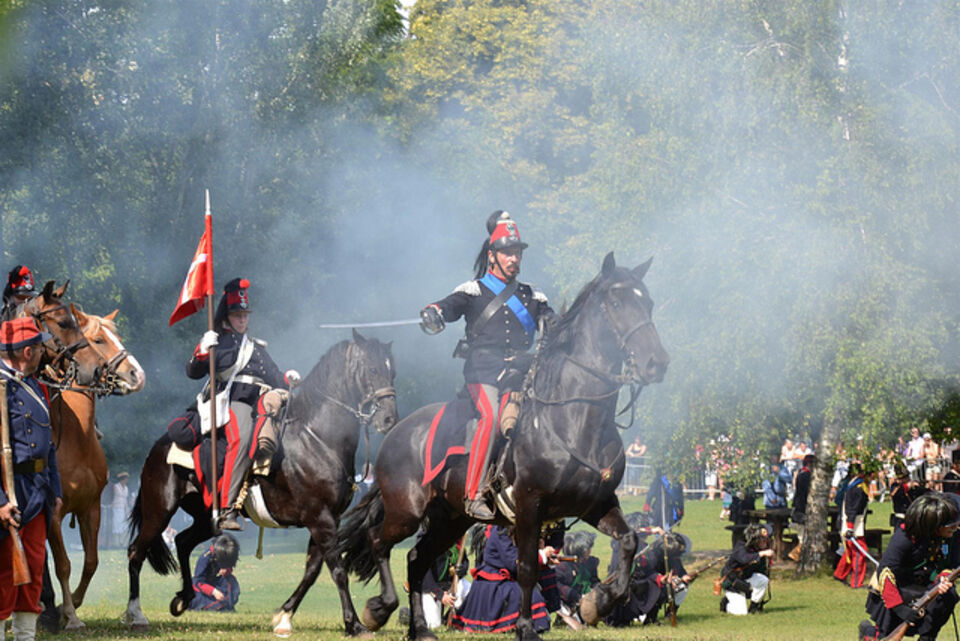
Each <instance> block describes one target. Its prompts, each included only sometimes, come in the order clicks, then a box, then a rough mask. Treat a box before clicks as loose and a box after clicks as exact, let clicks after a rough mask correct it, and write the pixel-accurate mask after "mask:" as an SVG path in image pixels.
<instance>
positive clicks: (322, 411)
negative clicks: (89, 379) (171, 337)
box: [124, 332, 397, 635]
mask: <svg viewBox="0 0 960 641" xmlns="http://www.w3.org/2000/svg"><path fill="white" fill-rule="evenodd" d="M393 377H394V369H393V358H392V357H391V354H390V345H389V344H384V343H381V342H379V341H378V340H376V339H365V338H363V337H362V336H360V334H358V333H357V332H354V333H353V341H352V342H348V341H343V342H341V343H338V344H337V345H334V346H333V347H332V348H330V350H329V351H328V352H327V353H326V354H325V355H324V356H323V357H322V358H321V359H320V362H319V363H317V365H316V366H315V367H314V368H313V370H312V371H311V372H310V374H309V375H307V377H306V378H304V379H303V383H302V384H301V385H300V387H299V388H297V390H296V392H295V393H294V394H293V395H292V396H291V398H290V401H289V404H288V411H287V421H286V423H285V426H284V431H283V437H282V439H281V451H282V454H281V456H282V458H281V459H280V461H279V462H277V461H274V464H273V468H274V470H275V471H274V472H273V473H271V475H270V476H268V477H259V476H258V477H255V478H256V483H257V484H258V486H259V491H260V492H261V493H262V496H263V499H264V503H265V504H266V507H267V508H268V509H269V512H270V516H272V518H273V519H274V521H275V522H276V523H277V524H278V525H279V526H281V527H291V526H293V527H304V528H307V529H308V530H309V531H310V543H309V546H308V548H307V567H306V572H305V573H304V576H303V580H302V581H301V582H300V585H299V586H297V589H296V590H295V591H294V592H293V594H292V595H291V596H290V598H289V599H287V601H286V602H285V603H284V604H283V606H282V609H281V611H280V613H278V615H277V616H276V617H275V618H274V629H275V631H276V632H277V633H278V634H284V635H287V634H289V633H290V631H291V628H292V626H291V623H290V619H291V617H292V616H293V615H294V613H295V612H296V611H297V608H298V607H299V605H300V602H301V600H302V599H303V597H304V595H305V594H306V592H307V590H309V589H310V586H311V585H313V583H314V581H316V579H317V576H318V575H319V573H320V569H321V568H322V566H323V563H324V561H326V562H327V565H328V566H329V568H330V573H331V575H332V576H333V580H334V582H335V583H336V585H337V589H338V590H339V592H340V600H341V604H342V606H343V622H344V626H345V628H346V631H347V634H350V635H354V634H359V633H361V632H364V629H363V626H362V625H361V624H360V622H359V619H358V617H357V613H356V611H355V610H354V609H353V603H352V602H351V600H350V593H349V592H348V590H347V587H348V586H347V573H346V571H345V570H344V569H343V567H342V566H341V563H340V559H339V557H338V556H337V554H336V553H335V545H336V535H337V526H338V524H339V521H340V515H341V514H342V513H343V511H344V510H346V509H347V506H348V505H349V504H350V499H351V498H352V496H353V492H354V489H355V487H354V456H355V455H356V451H357V444H358V442H359V439H360V435H361V428H362V427H364V426H365V425H367V424H372V425H373V426H374V427H375V428H376V429H378V430H379V431H381V432H383V431H386V430H388V429H389V428H390V427H392V426H393V425H394V423H395V422H396V420H397V408H396V394H395V392H394V388H393ZM171 445H172V443H171V441H170V439H169V437H167V436H166V435H165V436H163V437H161V438H160V440H159V441H157V442H156V443H155V444H154V446H153V449H151V450H150V453H149V454H148V455H147V460H146V462H145V463H144V464H143V471H142V473H141V477H140V492H139V493H138V495H137V500H136V503H135V505H134V508H133V513H132V515H131V541H132V542H131V544H130V548H129V558H130V563H129V574H130V600H129V603H128V607H127V611H126V613H125V615H124V619H125V620H126V621H127V623H129V624H130V625H131V626H134V627H139V628H142V627H145V626H147V625H148V621H147V619H146V617H144V616H143V613H142V612H141V610H140V569H141V567H142V566H143V561H144V559H146V560H148V561H149V562H150V565H151V566H153V568H154V570H156V571H157V572H159V573H160V574H168V573H170V572H171V571H173V570H175V569H176V567H177V560H174V558H173V557H172V555H171V554H170V551H169V550H168V549H167V546H166V545H165V544H164V542H163V541H162V539H161V536H160V534H161V533H162V532H163V530H164V528H166V526H167V524H168V523H169V522H170V517H172V516H173V514H174V512H176V511H177V508H182V509H183V510H184V511H185V512H187V513H188V514H190V515H191V516H192V517H193V524H192V525H191V526H190V527H189V528H187V529H185V530H183V531H182V532H180V533H179V534H177V537H176V541H177V558H178V560H179V565H180V574H181V577H182V579H183V586H182V589H181V590H180V592H178V593H177V595H176V596H175V597H174V598H173V601H172V602H171V604H170V610H171V612H172V613H173V614H174V616H177V615H179V614H181V613H182V612H183V611H184V610H185V609H186V608H187V607H188V605H189V604H190V601H191V600H192V599H193V594H194V592H193V585H192V583H191V571H190V570H191V569H190V552H191V551H192V550H193V549H194V547H196V546H197V544H199V543H200V542H201V541H204V540H206V539H208V538H210V537H211V536H212V535H213V534H214V532H213V530H212V526H211V519H210V512H209V510H208V509H207V508H206V507H205V506H204V502H203V500H202V498H201V493H200V490H201V488H200V486H199V485H198V482H197V475H196V474H195V473H194V472H193V471H192V470H189V469H185V468H183V467H180V466H179V465H171V464H169V463H167V454H168V452H169V450H170V448H171Z"/></svg>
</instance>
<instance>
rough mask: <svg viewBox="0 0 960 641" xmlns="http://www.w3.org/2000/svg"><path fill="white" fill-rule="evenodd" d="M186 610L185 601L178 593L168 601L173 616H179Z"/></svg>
mask: <svg viewBox="0 0 960 641" xmlns="http://www.w3.org/2000/svg"><path fill="white" fill-rule="evenodd" d="M186 611H187V602H186V601H184V600H183V598H182V597H180V596H179V595H177V596H175V597H173V599H172V600H171V601H170V614H172V615H173V616H175V617H178V616H180V615H181V614H183V613H184V612H186Z"/></svg>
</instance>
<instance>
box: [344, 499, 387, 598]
mask: <svg viewBox="0 0 960 641" xmlns="http://www.w3.org/2000/svg"><path fill="white" fill-rule="evenodd" d="M383 514H384V509H383V496H382V495H381V494H380V488H379V487H378V486H377V485H374V486H373V487H372V488H370V491H369V492H367V494H366V495H365V496H364V497H363V498H362V499H360V502H359V503H357V504H356V505H355V506H353V507H352V508H350V510H349V511H347V512H346V513H345V514H344V515H343V518H341V519H340V527H339V529H338V530H337V554H338V555H339V556H340V557H341V558H342V559H343V563H344V567H345V569H346V570H347V572H352V573H354V574H356V575H357V577H358V578H359V579H360V580H361V581H363V582H364V583H369V582H370V579H372V578H373V577H374V576H376V575H377V572H378V570H379V568H380V566H379V564H378V562H377V558H376V555H375V554H374V550H373V541H372V540H371V539H370V536H369V534H368V533H369V532H370V529H371V528H373V527H377V526H379V525H380V524H381V523H383Z"/></svg>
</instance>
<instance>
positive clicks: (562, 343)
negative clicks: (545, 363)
mask: <svg viewBox="0 0 960 641" xmlns="http://www.w3.org/2000/svg"><path fill="white" fill-rule="evenodd" d="M602 279H603V274H598V275H597V276H596V277H594V279H593V280H591V281H590V282H589V283H587V284H586V285H584V286H583V287H582V288H581V289H580V292H579V293H578V294H577V297H576V298H575V299H574V301H573V303H572V304H571V305H570V307H569V308H568V309H567V310H566V311H565V312H563V314H561V315H560V318H559V320H557V323H556V325H554V327H553V330H552V331H550V332H548V333H547V336H546V339H545V340H544V345H543V349H544V356H546V355H547V354H549V353H552V352H554V351H558V350H561V349H563V348H564V347H566V346H567V345H569V344H570V342H571V340H572V339H573V338H574V337H575V335H576V333H577V330H576V328H575V324H576V321H577V318H578V316H579V314H580V312H581V310H582V309H583V307H584V306H585V305H586V302H587V299H588V298H590V295H591V294H592V293H593V291H594V290H595V289H597V288H598V287H599V285H600V281H601V280H602Z"/></svg>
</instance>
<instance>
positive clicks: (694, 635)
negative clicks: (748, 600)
mask: <svg viewBox="0 0 960 641" xmlns="http://www.w3.org/2000/svg"><path fill="white" fill-rule="evenodd" d="M639 505H640V503H639V501H638V500H636V499H627V500H626V501H625V508H626V509H627V510H632V509H638V508H639ZM871 509H872V510H873V514H872V515H871V516H870V517H869V520H868V523H869V524H870V525H872V526H873V527H882V526H883V525H885V524H886V523H887V518H888V515H889V512H890V508H889V503H882V504H872V505H871ZM719 510H720V503H719V501H714V502H707V501H692V502H689V503H688V504H687V516H686V518H685V519H684V521H683V523H682V526H681V528H680V531H682V532H683V533H685V534H686V535H687V536H689V537H690V538H691V539H692V540H693V543H694V550H693V555H692V557H691V559H690V560H689V561H688V562H687V567H688V569H696V568H697V567H698V566H699V565H701V564H702V563H703V561H701V559H705V558H712V556H713V555H714V554H715V553H716V554H723V553H725V552H727V551H729V545H730V537H729V532H728V531H726V530H724V529H723V526H724V525H727V523H726V522H723V521H720V520H719V518H718V514H719ZM577 527H578V528H579V527H582V524H581V525H578V526H577ZM255 540H256V538H255V536H254V534H253V533H252V532H251V533H248V534H247V535H246V536H244V537H243V538H242V544H243V546H244V549H243V555H242V556H241V561H240V563H239V565H238V566H237V569H236V575H237V578H238V579H239V581H240V585H241V597H240V603H239V605H238V611H237V613H235V614H215V613H194V612H188V613H186V614H184V615H183V616H181V617H179V618H174V617H172V616H171V615H170V613H169V611H168V610H167V608H168V605H169V602H170V599H171V598H172V597H173V594H174V592H175V591H176V590H177V589H178V583H179V582H178V578H177V577H161V576H158V575H157V574H156V573H154V572H153V570H152V569H151V568H149V567H146V568H145V569H144V572H143V575H142V592H141V602H142V607H143V611H144V614H146V616H147V617H148V618H149V619H150V621H151V629H150V631H149V632H147V633H136V634H134V633H132V632H130V631H129V630H128V629H127V628H126V627H125V626H124V625H123V624H122V623H121V622H120V617H121V615H122V614H123V611H124V609H125V608H126V601H127V572H126V559H125V556H124V554H123V553H122V552H121V551H119V550H105V551H103V552H102V553H101V557H100V559H101V560H100V568H99V570H98V571H97V574H96V576H95V577H94V580H93V583H92V585H91V588H90V591H89V593H88V597H87V600H86V603H84V605H83V607H82V608H81V609H80V611H79V614H80V617H81V618H82V619H83V620H84V621H85V622H86V624H87V631H86V632H85V633H83V634H82V636H83V637H84V638H87V639H126V638H131V637H138V636H139V637H144V638H148V637H162V638H168V639H210V640H212V639H224V640H229V641H247V640H252V639H268V638H272V637H273V635H272V633H271V630H272V626H271V623H270V620H271V617H272V614H273V612H275V611H276V610H277V609H278V608H279V606H280V605H281V604H282V603H283V602H284V601H285V600H286V598H287V597H288V596H289V594H290V593H291V592H293V590H294V588H295V587H296V585H297V583H298V582H299V581H300V578H301V576H302V572H303V565H304V560H305V555H304V553H302V552H294V551H293V550H297V549H300V550H305V549H306V543H305V541H306V539H305V535H303V533H300V532H267V535H266V541H267V545H268V549H270V550H274V551H275V552H274V553H272V554H265V556H264V558H263V559H262V560H258V559H256V558H255V557H254V555H253V551H254V547H255ZM885 542H886V541H885ZM405 552H406V550H400V549H398V550H397V551H395V553H394V555H393V559H392V561H393V567H394V572H395V577H396V578H397V582H398V584H399V583H401V582H402V580H403V572H402V566H403V563H404V557H405ZM594 553H595V554H596V555H597V556H599V557H600V559H601V568H605V567H606V564H607V561H608V559H609V556H610V547H609V544H608V539H606V537H603V536H602V535H601V536H598V538H597V545H596V547H595V548H594ZM72 558H73V560H74V563H75V565H74V567H75V568H78V567H79V561H80V556H79V552H74V553H73V556H72ZM718 572H719V567H715V568H713V569H712V570H710V571H709V572H707V573H706V574H705V575H704V576H703V577H702V578H701V579H698V580H697V582H696V583H695V584H694V585H693V586H692V588H691V593H690V596H689V597H688V598H687V600H686V601H685V602H684V604H683V607H682V608H681V609H680V613H679V624H678V626H677V627H676V628H671V627H670V626H669V623H667V624H666V625H663V626H646V627H632V628H619V629H613V628H607V627H604V626H600V627H598V628H595V629H591V630H585V631H583V632H580V633H574V632H572V631H569V630H560V629H554V630H551V631H550V632H549V633H548V635H547V636H548V638H555V639H573V638H586V639H631V640H632V639H696V640H721V639H731V640H757V641H760V640H763V641H768V640H769V639H823V640H834V639H836V640H841V639H842V640H849V639H854V638H856V631H857V624H858V623H859V621H860V620H861V619H862V618H864V616H865V615H864V611H863V606H864V601H865V599H866V591H865V590H851V589H849V588H847V587H845V586H843V585H841V584H840V583H838V582H837V581H834V580H833V579H832V578H831V577H830V576H824V577H818V578H812V579H804V580H799V581H797V580H793V579H792V578H791V576H792V564H788V563H781V564H779V566H778V567H776V568H775V569H774V581H773V582H772V595H773V599H772V601H771V602H770V603H769V604H767V607H766V611H765V612H764V613H763V614H760V615H751V616H747V617H733V616H730V615H726V614H721V613H720V611H719V606H718V604H719V598H718V597H715V596H713V594H712V592H711V584H712V581H713V578H714V577H715V576H717V573H718ZM375 591H376V586H375V584H371V585H369V586H363V585H360V584H353V585H352V586H351V592H352V594H353V597H354V603H355V605H356V606H357V608H358V609H359V608H361V607H362V605H363V601H364V600H365V599H366V598H367V597H368V596H370V595H371V594H373V593H374V592H375ZM293 622H294V638H301V639H324V640H326V639H338V638H342V637H343V627H342V623H341V615H340V605H339V599H338V597H337V594H336V590H335V588H334V586H333V583H332V581H331V580H330V577H329V574H328V573H327V571H326V570H324V571H323V573H322V574H321V576H320V578H319V579H318V580H317V583H316V584H315V585H314V587H313V589H311V591H310V592H309V593H308V595H307V597H306V598H305V599H304V601H303V604H302V605H301V607H300V611H299V612H298V614H297V616H296V617H295V618H294V620H293ZM946 634H947V630H944V635H946ZM43 636H45V635H43V634H41V637H43ZM61 636H62V635H61ZM376 636H377V638H381V639H400V638H402V637H403V630H401V629H400V627H399V625H398V624H397V622H396V617H395V616H394V617H393V618H392V619H391V620H390V623H389V624H388V625H387V627H386V628H385V629H384V630H381V631H380V632H378V633H377V635H376ZM439 636H441V637H442V638H451V639H452V638H462V637H465V636H467V635H464V634H461V633H453V632H442V633H440V635H439ZM504 638H507V637H504ZM944 638H946V637H945V636H944Z"/></svg>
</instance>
